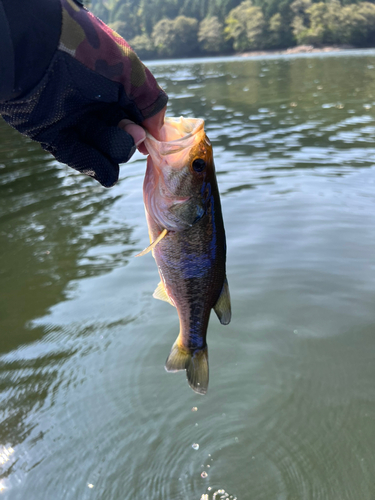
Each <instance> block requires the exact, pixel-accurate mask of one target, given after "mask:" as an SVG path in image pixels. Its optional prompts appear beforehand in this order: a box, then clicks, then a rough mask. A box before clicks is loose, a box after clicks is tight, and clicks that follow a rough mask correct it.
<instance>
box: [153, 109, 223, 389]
mask: <svg viewBox="0 0 375 500" xmlns="http://www.w3.org/2000/svg"><path fill="white" fill-rule="evenodd" d="M186 122H187V120H186V119H183V118H180V119H166V129H167V130H166V133H165V135H166V140H165V141H162V142H159V141H156V140H155V139H153V138H150V137H148V139H146V145H147V148H148V150H149V152H150V156H149V158H148V166H147V172H146V176H145V182H144V201H145V209H146V218H147V223H148V228H149V235H150V241H151V242H155V241H156V242H157V244H153V243H151V245H150V247H151V248H152V253H153V256H154V258H155V260H156V263H157V265H158V269H159V274H160V278H161V285H159V287H158V289H157V290H156V291H155V294H154V296H155V297H156V298H162V300H167V301H168V302H170V303H171V304H172V305H174V306H175V307H176V309H177V311H178V316H179V319H180V333H179V335H178V338H177V340H176V342H175V344H174V345H173V347H172V350H171V353H170V355H169V357H168V359H167V362H166V369H167V371H178V370H184V369H185V370H186V372H187V378H188V382H189V384H190V386H191V387H192V388H193V390H195V391H196V392H198V393H200V394H205V393H206V391H207V386H208V355H207V343H206V335H207V327H208V322H209V318H210V313H211V309H212V308H214V309H215V312H216V313H217V315H218V316H219V319H220V321H221V322H222V323H223V324H228V323H229V321H230V315H231V312H230V298H229V289H228V285H227V281H226V270H225V260H226V242H225V230H224V224H223V218H222V213H221V205H220V197H219V190H218V186H217V181H216V174H215V167H214V162H213V155H212V147H211V144H210V142H209V141H208V139H207V137H206V135H205V133H204V130H203V120H193V119H189V120H188V123H186ZM176 128H177V129H178V130H177V135H178V133H179V134H180V137H177V139H176V138H174V139H172V140H168V138H169V137H171V136H172V137H175V136H176V130H175V129H176ZM160 237H162V239H161V240H160V241H158V238H160Z"/></svg>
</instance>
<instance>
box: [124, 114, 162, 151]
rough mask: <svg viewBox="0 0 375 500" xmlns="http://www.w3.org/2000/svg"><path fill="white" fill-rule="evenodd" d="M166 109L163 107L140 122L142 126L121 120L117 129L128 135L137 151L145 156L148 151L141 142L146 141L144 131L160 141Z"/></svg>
mask: <svg viewBox="0 0 375 500" xmlns="http://www.w3.org/2000/svg"><path fill="white" fill-rule="evenodd" d="M166 109H167V108H166V107H164V108H163V109H162V110H161V111H159V112H158V113H157V114H156V115H154V116H151V117H150V118H146V120H144V121H143V122H142V126H141V127H140V126H139V125H137V124H135V123H134V122H132V121H130V120H126V119H125V120H121V122H120V123H119V127H120V128H122V129H123V130H125V131H126V132H127V133H128V134H130V135H131V136H132V137H133V140H134V142H135V145H136V146H137V148H138V150H139V151H140V152H141V153H142V154H144V155H147V154H148V151H147V149H146V146H145V145H144V143H143V141H144V140H145V139H146V131H147V132H149V133H150V134H151V135H152V136H153V137H155V139H158V140H159V141H160V140H161V137H160V132H161V129H162V127H163V125H164V117H165V112H166Z"/></svg>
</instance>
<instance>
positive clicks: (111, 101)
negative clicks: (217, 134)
mask: <svg viewBox="0 0 375 500" xmlns="http://www.w3.org/2000/svg"><path fill="white" fill-rule="evenodd" d="M51 1H52V0H51ZM60 2H61V6H62V29H61V36H60V40H59V44H58V47H57V49H56V51H55V53H54V55H53V57H52V61H51V63H50V65H49V67H48V70H47V72H46V73H45V75H44V77H43V78H42V80H41V81H40V82H39V83H38V85H37V86H36V87H35V88H34V89H33V90H32V91H31V92H29V93H28V94H27V95H25V96H24V97H22V96H21V97H16V98H15V99H11V100H8V101H6V102H2V103H0V113H1V114H2V115H3V118H4V119H5V120H6V121H7V122H8V123H9V124H10V125H12V126H13V127H14V128H16V129H17V130H19V131H20V132H21V133H23V134H25V135H27V136H28V137H30V138H32V139H33V140H35V141H38V142H40V143H41V145H42V147H43V148H44V149H45V150H46V151H49V152H50V153H52V154H53V156H55V158H56V159H57V160H59V161H61V162H62V163H66V164H68V165H69V166H71V167H73V168H75V169H76V170H78V171H80V172H82V173H84V174H86V175H89V176H91V177H93V178H94V179H96V180H98V181H99V182H100V183H101V184H102V185H103V186H105V187H110V186H113V184H115V183H116V182H117V180H118V174H119V165H118V164H119V163H122V162H126V161H127V160H129V158H130V157H131V156H132V155H133V153H134V151H135V149H136V146H135V144H134V140H133V138H132V136H131V135H129V134H128V133H127V132H126V131H124V130H123V129H121V128H119V127H118V126H117V125H118V123H119V122H120V120H122V119H124V118H125V119H128V120H131V121H133V122H135V123H137V124H141V123H142V122H143V121H144V120H145V119H147V118H150V117H152V116H154V115H156V114H157V113H159V112H160V111H161V110H162V109H163V108H164V107H165V105H166V103H167V100H168V97H167V95H166V94H165V92H164V91H163V90H162V89H161V88H160V87H159V86H158V84H157V82H156V80H155V78H154V77H153V76H152V74H151V73H150V71H149V70H148V69H147V68H146V67H145V66H144V65H143V64H142V62H141V61H140V60H139V59H138V57H137V55H136V54H135V53H134V52H133V51H132V49H131V48H130V47H129V45H128V44H127V43H126V42H125V40H123V39H122V38H121V37H120V36H119V35H118V34H117V33H115V32H114V31H112V30H111V29H110V28H109V27H108V26H106V25H105V24H104V23H102V22H101V21H100V20H99V19H97V18H96V17H95V16H94V15H93V14H91V13H90V12H88V11H87V10H86V9H84V8H83V7H82V6H81V5H79V4H78V0H77V2H75V1H73V0H60Z"/></svg>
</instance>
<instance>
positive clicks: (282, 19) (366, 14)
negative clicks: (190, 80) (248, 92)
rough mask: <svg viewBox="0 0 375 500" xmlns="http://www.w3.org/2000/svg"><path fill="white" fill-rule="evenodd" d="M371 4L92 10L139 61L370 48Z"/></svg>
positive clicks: (124, 1) (112, 1) (270, 0)
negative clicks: (302, 48)
mask: <svg viewBox="0 0 375 500" xmlns="http://www.w3.org/2000/svg"><path fill="white" fill-rule="evenodd" d="M86 3H87V2H86ZM374 4H375V0H371V1H367V2H362V1H360V0H245V1H241V0H91V2H90V7H91V10H92V11H93V12H94V14H96V15H97V16H98V17H100V18H101V19H102V20H103V21H104V22H106V23H107V24H110V26H111V27H112V28H113V29H114V30H116V31H117V32H118V33H119V34H120V35H121V36H123V37H124V38H125V39H126V40H130V41H131V42H132V45H133V46H134V48H135V50H136V51H137V52H138V54H139V55H140V56H141V57H146V58H149V57H184V56H191V55H196V54H199V53H201V54H202V55H204V54H212V53H218V52H222V51H223V50H229V51H230V50H234V51H246V50H258V49H264V48H266V49H267V48H271V49H279V48H285V47H290V46H292V45H296V44H312V45H315V46H323V45H330V44H350V45H353V46H358V47H371V46H375V5H374ZM223 27H224V28H223Z"/></svg>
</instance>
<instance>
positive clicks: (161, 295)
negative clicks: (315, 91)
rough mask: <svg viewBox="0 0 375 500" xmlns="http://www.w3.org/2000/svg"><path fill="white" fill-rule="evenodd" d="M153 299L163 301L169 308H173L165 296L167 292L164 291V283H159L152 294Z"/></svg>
mask: <svg viewBox="0 0 375 500" xmlns="http://www.w3.org/2000/svg"><path fill="white" fill-rule="evenodd" d="M152 296H153V297H154V298H155V299H158V300H164V301H165V302H168V303H169V304H170V305H171V306H174V304H173V302H172V301H171V299H170V298H169V296H168V294H167V290H166V289H165V286H164V283H163V282H162V281H161V282H160V283H159V284H158V286H157V287H156V289H155V292H154V293H153V294H152Z"/></svg>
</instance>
